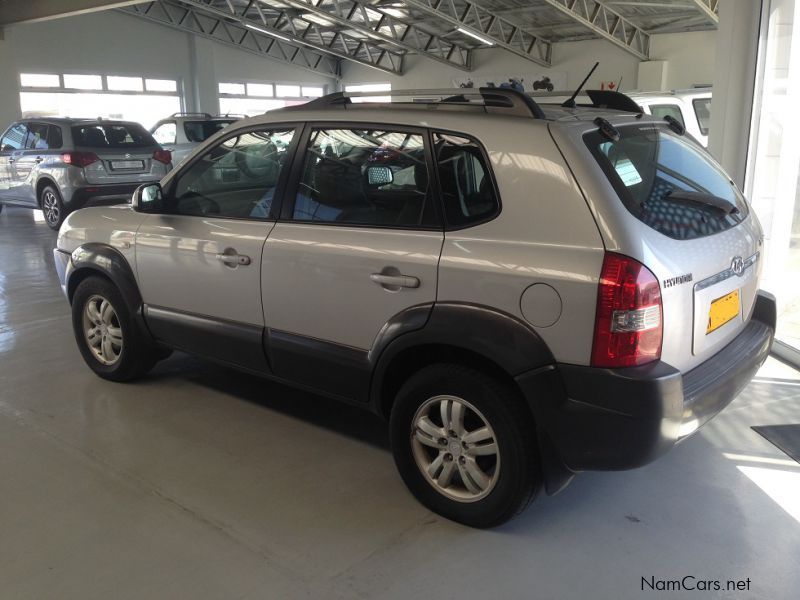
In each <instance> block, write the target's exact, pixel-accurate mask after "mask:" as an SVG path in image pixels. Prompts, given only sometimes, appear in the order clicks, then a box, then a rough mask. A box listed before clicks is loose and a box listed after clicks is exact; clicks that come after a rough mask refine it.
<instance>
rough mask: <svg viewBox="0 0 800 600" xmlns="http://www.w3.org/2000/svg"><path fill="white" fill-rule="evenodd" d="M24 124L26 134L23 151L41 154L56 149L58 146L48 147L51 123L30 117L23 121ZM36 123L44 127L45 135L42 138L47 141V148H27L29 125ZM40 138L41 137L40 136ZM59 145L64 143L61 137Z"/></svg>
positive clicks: (29, 132) (29, 135)
mask: <svg viewBox="0 0 800 600" xmlns="http://www.w3.org/2000/svg"><path fill="white" fill-rule="evenodd" d="M25 125H26V127H27V128H28V134H27V135H26V136H25V149H24V150H25V152H30V153H31V154H43V153H45V152H49V151H50V150H58V148H51V147H50V130H51V129H52V128H53V125H52V123H46V122H44V121H37V120H36V119H30V120H27V121H25ZM32 125H36V126H39V127H45V128H46V129H45V136H44V140H45V142H46V143H47V148H38V149H37V148H28V147H27V146H28V140H29V139H30V137H31V126H32ZM40 139H41V138H40ZM61 145H62V146H63V145H64V141H63V139H62V141H61ZM59 147H60V146H59Z"/></svg>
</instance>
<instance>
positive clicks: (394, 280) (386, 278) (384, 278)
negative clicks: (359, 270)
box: [369, 273, 419, 288]
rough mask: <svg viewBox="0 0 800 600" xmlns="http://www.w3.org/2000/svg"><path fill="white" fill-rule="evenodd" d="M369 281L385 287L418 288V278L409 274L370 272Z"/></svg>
mask: <svg viewBox="0 0 800 600" xmlns="http://www.w3.org/2000/svg"><path fill="white" fill-rule="evenodd" d="M369 278H370V281H373V282H375V283H377V284H378V285H382V286H383V287H385V288H418V287H419V279H417V278H416V277H412V276H411V275H387V274H386V273H372V274H371V275H370V276H369Z"/></svg>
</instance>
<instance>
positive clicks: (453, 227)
mask: <svg viewBox="0 0 800 600" xmlns="http://www.w3.org/2000/svg"><path fill="white" fill-rule="evenodd" d="M437 133H439V134H441V135H452V136H456V137H462V138H464V139H467V140H469V141H470V142H472V143H473V144H475V146H477V148H478V150H479V151H480V153H481V158H482V159H483V161H484V166H485V167H486V169H487V174H488V176H489V181H490V183H491V186H492V191H493V192H494V197H495V199H496V200H497V208H496V209H495V211H494V212H492V213H488V214H487V215H486V217H484V218H482V219H479V220H476V221H473V222H470V223H465V224H463V225H458V224H454V223H450V222H449V221H448V220H447V211H446V210H445V207H444V195H443V194H442V187H441V181H440V180H439V163H438V161H437V159H436V157H435V156H434V157H433V162H434V166H435V171H436V172H435V174H434V177H435V180H436V193H437V195H438V196H439V210H440V211H441V214H442V215H443V217H442V221H443V222H444V230H445V231H462V230H464V229H471V228H473V227H477V226H478V225H483V224H484V223H489V222H490V221H494V220H495V219H496V218H497V217H499V216H500V214H501V213H502V212H503V199H502V198H501V197H500V188H499V187H498V185H497V178H496V177H495V174H494V166H493V165H492V161H491V159H490V158H489V153H488V152H487V151H486V147H485V146H484V145H483V143H482V142H481V141H480V140H479V139H478V138H477V137H475V136H474V135H471V134H468V133H463V132H459V131H453V130H449V129H442V128H439V127H431V128H429V129H428V135H429V136H430V142H431V152H432V151H433V148H434V135H435V134H437Z"/></svg>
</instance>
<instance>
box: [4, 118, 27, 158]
mask: <svg viewBox="0 0 800 600" xmlns="http://www.w3.org/2000/svg"><path fill="white" fill-rule="evenodd" d="M27 137H28V126H27V125H26V124H25V123H15V124H14V125H12V126H11V127H10V128H9V129H8V131H6V133H5V135H4V136H3V139H2V140H0V150H2V151H3V152H13V151H14V150H22V149H23V148H25V138H27Z"/></svg>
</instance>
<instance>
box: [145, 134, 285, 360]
mask: <svg viewBox="0 0 800 600" xmlns="http://www.w3.org/2000/svg"><path fill="white" fill-rule="evenodd" d="M294 137H295V130H294V127H291V126H290V127H281V128H277V129H275V128H272V129H249V130H241V131H239V132H236V133H233V132H232V134H231V135H230V136H228V137H227V138H226V139H225V140H224V141H221V142H220V143H218V144H217V145H215V146H214V147H213V148H211V149H210V150H209V151H207V152H206V153H204V154H203V155H201V156H198V157H197V158H196V159H195V160H193V161H192V163H190V164H187V165H186V166H185V168H183V169H180V170H179V171H178V172H177V173H176V175H175V177H174V178H173V179H172V180H171V182H170V184H169V185H168V186H167V188H166V189H165V190H164V199H163V208H162V210H160V211H159V214H149V215H147V217H146V218H145V220H144V222H143V223H142V225H141V226H140V228H139V230H138V232H137V235H136V269H137V278H138V281H139V286H140V289H141V293H142V299H143V301H144V303H145V316H146V320H147V322H148V326H149V327H150V328H151V330H152V331H153V333H154V335H155V336H156V337H157V338H159V339H161V340H162V341H164V342H167V343H169V344H171V345H173V346H176V347H178V348H184V349H186V350H190V351H192V352H195V353H198V354H201V355H205V356H207V357H209V358H213V359H218V360H222V361H225V362H228V363H232V364H235V365H238V366H241V367H245V368H249V369H251V370H255V371H265V370H267V366H266V360H265V354H264V350H263V345H262V336H263V330H264V316H263V311H262V307H261V256H262V250H263V246H264V241H265V240H266V239H267V236H268V235H269V232H270V231H271V229H272V228H273V227H274V224H275V218H274V215H273V213H272V204H273V201H274V200H275V199H276V197H278V195H279V194H281V190H282V186H283V180H284V179H285V170H284V169H283V165H284V163H285V162H286V161H287V157H288V155H289V153H290V152H291V150H292V149H293V146H292V145H291V141H292V139H293V138H294Z"/></svg>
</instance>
